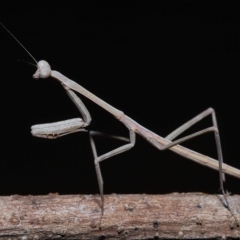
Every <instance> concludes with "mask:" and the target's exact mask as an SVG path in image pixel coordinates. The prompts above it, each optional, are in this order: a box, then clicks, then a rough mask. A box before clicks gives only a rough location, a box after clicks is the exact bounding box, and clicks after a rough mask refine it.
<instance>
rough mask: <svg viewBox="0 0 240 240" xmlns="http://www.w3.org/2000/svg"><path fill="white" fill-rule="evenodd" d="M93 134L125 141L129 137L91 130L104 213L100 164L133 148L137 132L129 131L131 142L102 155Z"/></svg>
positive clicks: (91, 141)
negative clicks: (97, 148)
mask: <svg viewBox="0 0 240 240" xmlns="http://www.w3.org/2000/svg"><path fill="white" fill-rule="evenodd" d="M92 135H95V136H96V135H99V136H101V135H102V136H108V137H114V138H116V139H120V140H123V141H126V140H127V139H126V138H123V137H119V136H113V135H106V134H101V133H99V132H90V134H89V136H90V143H91V147H92V151H93V156H94V163H95V168H96V174H97V180H98V185H99V190H100V195H101V201H102V213H103V210H104V197H103V179H102V173H101V169H100V165H99V163H100V162H101V161H103V160H105V159H108V158H110V157H113V156H115V155H117V154H120V153H122V152H125V151H127V150H129V149H131V148H132V147H133V146H134V145H135V142H136V134H135V132H133V131H131V130H130V131H129V136H130V139H129V140H128V141H130V143H128V144H126V145H123V146H121V147H119V148H116V149H114V150H112V151H110V152H108V153H105V154H103V155H101V156H97V150H96V146H95V143H94V140H93V137H92Z"/></svg>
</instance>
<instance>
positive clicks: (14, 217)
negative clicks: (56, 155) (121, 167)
mask: <svg viewBox="0 0 240 240" xmlns="http://www.w3.org/2000/svg"><path fill="white" fill-rule="evenodd" d="M222 201H223V199H222V196H220V195H207V194H203V193H187V194H184V193H183V194H178V193H172V194H166V195H115V194H112V195H106V196H105V211H104V215H103V217H102V218H101V210H100V198H99V196H92V195H66V196H60V195H57V194H49V195H47V196H18V195H14V196H9V197H0V239H49V238H54V239H56V238H59V239H99V238H100V239H114V238H118V239H119V238H120V239H121V238H125V239H148V238H219V237H224V238H225V237H231V238H237V237H239V236H240V227H239V225H238V221H239V218H240V204H239V203H240V196H238V195H235V196H229V197H228V201H229V204H230V206H231V210H232V214H231V213H230V211H229V210H228V209H227V208H225V207H224V205H223V203H222Z"/></svg>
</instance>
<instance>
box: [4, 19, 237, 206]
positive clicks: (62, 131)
mask: <svg viewBox="0 0 240 240" xmlns="http://www.w3.org/2000/svg"><path fill="white" fill-rule="evenodd" d="M1 25H2V24H1ZM2 26H3V27H4V28H5V29H6V27H5V26H4V25H2ZM6 30H7V31H8V32H9V30H8V29H6ZM9 33H10V34H11V35H12V36H13V34H12V33H11V32H9ZM13 37H14V36H13ZM14 38H15V37H14ZM15 39H16V38H15ZM16 41H17V42H18V43H19V44H20V45H21V46H22V47H23V48H24V49H25V50H26V48H25V47H24V46H23V45H22V44H21V43H20V42H19V41H18V40H17V39H16ZM26 51H27V50H26ZM27 53H28V54H29V55H30V56H31V57H32V58H33V56H32V55H31V54H30V53H29V52H28V51H27ZM33 59H34V58H33ZM34 61H35V62H36V63H37V71H36V73H35V74H34V75H33V77H34V78H36V79H37V78H48V77H52V78H54V79H57V80H58V81H59V82H60V83H61V84H62V85H63V87H64V89H65V90H66V92H67V94H68V96H69V97H70V99H71V100H72V101H73V102H74V104H75V105H76V106H77V108H78V110H79V111H80V113H81V114H82V117H83V119H81V118H76V119H71V120H66V121H62V122H57V123H49V124H39V125H35V126H32V134H33V136H37V137H45V138H57V137H61V136H64V135H66V134H70V133H74V132H79V131H86V130H85V127H87V126H88V125H89V124H90V123H91V116H90V114H89V112H88V110H87V108H86V107H85V106H84V104H83V102H82V101H81V100H80V98H79V97H78V96H77V95H76V94H75V93H74V91H76V92H78V93H80V94H82V95H84V96H85V97H87V98H89V99H90V100H91V101H93V102H94V103H96V104H97V105H99V106H100V107H102V108H103V109H105V110H106V111H108V112H109V113H111V114H112V115H113V116H114V117H115V118H116V119H118V120H119V121H120V122H122V123H123V124H124V125H125V126H126V127H127V129H128V130H129V139H127V138H125V137H120V136H111V137H114V138H117V139H120V140H123V141H127V143H126V144H125V145H123V146H121V147H119V148H116V149H114V150H112V151H110V152H108V153H105V154H103V155H101V156H98V155H97V151H96V147H95V143H94V139H93V136H96V135H100V136H104V135H105V134H102V133H99V132H92V131H90V132H89V134H90V143H91V147H92V151H93V155H94V162H95V168H96V174H97V179H98V184H99V189H100V195H101V201H102V210H103V206H104V196H103V179H102V174H101V169H100V165H99V163H100V162H101V161H103V160H105V159H108V158H110V157H112V156H114V155H117V154H119V153H122V152H125V151H127V150H129V149H131V148H132V147H133V146H134V145H135V139H136V133H137V134H139V135H140V136H142V137H143V138H145V139H146V140H147V141H148V142H149V143H150V144H152V145H153V146H154V147H156V148H157V149H159V150H166V149H170V150H172V151H173V152H175V153H177V154H179V155H181V156H183V157H185V158H188V159H191V160H193V161H195V162H198V163H200V164H202V165H205V166H208V167H210V168H213V169H215V170H219V178H220V189H221V191H222V193H223V196H224V198H225V202H226V206H227V207H229V205H228V202H227V198H226V195H225V192H224V186H223V181H224V180H225V175H224V173H227V174H229V175H232V176H235V177H237V178H240V170H239V169H236V168H234V167H231V166H229V165H227V164H224V163H223V157H222V150H221V143H220V136H219V130H218V125H217V119H216V115H215V111H214V109H212V108H208V109H207V110H205V111H203V112H202V113H200V114H199V115H197V116H196V117H194V118H193V119H191V120H190V121H188V122H186V123H185V124H183V125H182V126H180V127H179V128H177V129H176V130H175V131H173V132H172V133H170V134H169V135H168V136H166V137H165V138H163V137H160V136H158V135H157V134H155V133H153V132H152V131H150V130H148V129H146V128H144V127H143V126H141V125H140V124H138V123H137V122H135V121H134V120H133V119H131V118H130V117H128V116H126V115H125V114H124V113H123V112H122V111H119V110H118V109H116V108H114V107H112V106H111V105H110V104H108V103H106V102H104V101H103V100H102V99H100V98H98V97H97V96H95V95H94V94H92V93H91V92H89V91H88V90H86V89H84V88H83V87H82V86H80V85H79V84H77V83H76V82H74V81H72V80H70V79H68V78H67V77H65V76H63V75H62V74H61V73H59V72H57V71H54V70H51V67H50V65H49V64H48V63H47V62H46V61H44V60H41V61H39V62H37V61H36V60H35V59H34ZM209 115H211V116H212V122H213V126H212V127H209V128H206V129H203V130H201V131H199V132H196V133H194V134H191V135H188V136H186V137H183V138H180V139H178V140H174V139H175V138H176V137H177V136H179V135H180V134H181V133H182V132H184V131H185V130H187V129H188V128H190V127H191V126H192V125H194V124H195V123H197V122H199V121H200V120H202V119H203V118H205V117H207V116H209ZM209 132H214V135H215V141H216V147H217V153H218V161H217V160H215V159H212V158H210V157H208V156H205V155H203V154H200V153H198V152H195V151H192V150H190V149H188V148H185V147H183V146H181V145H179V144H181V143H183V142H185V141H188V140H190V139H192V138H195V137H197V136H199V135H202V134H205V133H209Z"/></svg>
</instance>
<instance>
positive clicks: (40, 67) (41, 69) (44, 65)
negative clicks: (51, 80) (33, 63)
mask: <svg viewBox="0 0 240 240" xmlns="http://www.w3.org/2000/svg"><path fill="white" fill-rule="evenodd" d="M50 75H51V67H50V65H49V64H48V62H46V61H45V60H41V61H39V62H38V63H37V71H36V72H35V73H34V74H33V78H36V79H37V78H48V77H49V76H50Z"/></svg>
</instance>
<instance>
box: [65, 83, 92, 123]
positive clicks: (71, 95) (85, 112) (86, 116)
mask: <svg viewBox="0 0 240 240" xmlns="http://www.w3.org/2000/svg"><path fill="white" fill-rule="evenodd" d="M63 87H64V88H65V90H66V92H67V95H68V96H69V98H70V99H71V100H72V101H73V103H74V104H75V105H76V107H77V109H78V110H79V112H80V113H81V114H82V117H83V120H84V122H85V123H86V126H87V125H89V124H90V123H91V121H92V118H91V115H90V113H89V111H88V110H87V108H86V106H85V105H84V103H83V102H82V101H81V99H80V98H79V97H78V96H77V95H76V93H75V92H73V91H72V90H70V89H69V88H68V87H66V86H64V85H63Z"/></svg>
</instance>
